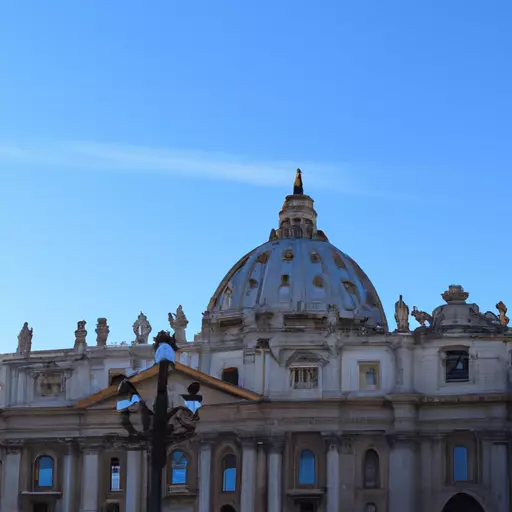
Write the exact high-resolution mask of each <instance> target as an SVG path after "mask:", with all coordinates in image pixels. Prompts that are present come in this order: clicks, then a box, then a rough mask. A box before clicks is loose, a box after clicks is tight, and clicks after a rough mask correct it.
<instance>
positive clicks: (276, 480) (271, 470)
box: [267, 439, 284, 512]
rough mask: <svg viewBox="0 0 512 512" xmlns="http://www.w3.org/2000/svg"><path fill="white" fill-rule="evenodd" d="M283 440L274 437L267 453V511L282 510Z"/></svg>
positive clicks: (280, 511) (278, 511)
mask: <svg viewBox="0 0 512 512" xmlns="http://www.w3.org/2000/svg"><path fill="white" fill-rule="evenodd" d="M283 448H284V440H281V439H274V440H272V442H271V444H270V445H269V454H268V486H267V488H268V512H282V503H283V471H282V468H283Z"/></svg>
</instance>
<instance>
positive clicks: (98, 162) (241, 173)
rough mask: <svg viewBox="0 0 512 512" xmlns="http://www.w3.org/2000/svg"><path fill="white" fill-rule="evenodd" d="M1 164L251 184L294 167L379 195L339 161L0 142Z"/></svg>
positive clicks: (333, 184)
mask: <svg viewBox="0 0 512 512" xmlns="http://www.w3.org/2000/svg"><path fill="white" fill-rule="evenodd" d="M0 164H2V165H5V164H11V165H12V164H17V165H23V166H30V167H31V168H37V167H38V166H39V167H40V168H43V167H44V168H47V167H48V166H51V167H52V168H56V169H61V170H66V171H76V170H82V171H85V170H90V171H104V172H137V173H165V174H172V175H180V176H184V177H188V178H207V179H212V180H224V181H231V182H240V183H247V184H251V185H258V186H267V187H282V186H289V185H290V180H291V179H292V178H293V173H294V171H295V169H296V168H297V167H300V168H302V169H303V171H304V179H305V181H306V183H307V187H308V188H309V187H312V188H321V189H329V190H334V191H337V192H342V193H345V194H356V195H360V194H361V195H367V196H368V195H380V194H378V193H377V194H375V193H372V192H371V191H369V190H368V189H367V188H366V187H364V183H362V182H358V181H357V180H356V179H355V176H354V175H353V174H351V173H350V172H349V171H348V169H347V168H345V167H344V166H343V165H332V164H326V163H320V162H294V161H270V162H269V161H257V160H254V159H249V158H246V157H245V158H244V157H240V156H234V155H229V154H224V153H208V152H204V151H181V150H173V149H162V148H152V147H142V146H133V145H132V146H130V145H116V144H104V143H96V142H69V141H63V142H45V143H42V142H41V143H37V144H29V145H17V144H11V143H9V144H5V143H4V144H2V143H1V142H0Z"/></svg>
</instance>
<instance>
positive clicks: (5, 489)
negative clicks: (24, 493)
mask: <svg viewBox="0 0 512 512" xmlns="http://www.w3.org/2000/svg"><path fill="white" fill-rule="evenodd" d="M20 469H21V446H19V447H14V446H12V447H11V446H10V447H8V448H6V449H5V460H4V461H3V463H2V472H3V482H2V512H4V511H5V512H21V507H20V504H19V501H20Z"/></svg>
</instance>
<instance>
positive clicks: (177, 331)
mask: <svg viewBox="0 0 512 512" xmlns="http://www.w3.org/2000/svg"><path fill="white" fill-rule="evenodd" d="M169 324H170V325H171V329H173V330H174V335H175V337H176V342H177V343H185V342H186V341H187V336H186V329H187V325H188V319H187V317H186V316H185V313H184V312H183V307H182V306H181V304H180V305H179V306H178V309H177V310H176V313H175V314H174V315H173V314H172V313H169Z"/></svg>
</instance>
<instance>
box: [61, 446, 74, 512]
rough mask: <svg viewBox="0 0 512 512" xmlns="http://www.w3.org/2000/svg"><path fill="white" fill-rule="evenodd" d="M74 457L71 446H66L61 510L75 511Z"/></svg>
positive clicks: (65, 511)
mask: <svg viewBox="0 0 512 512" xmlns="http://www.w3.org/2000/svg"><path fill="white" fill-rule="evenodd" d="M75 459H76V454H75V451H74V449H73V446H68V447H67V451H66V454H65V455H64V466H63V481H62V487H63V492H62V512H75V509H76V506H75V486H74V483H75V468H76V464H75Z"/></svg>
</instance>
